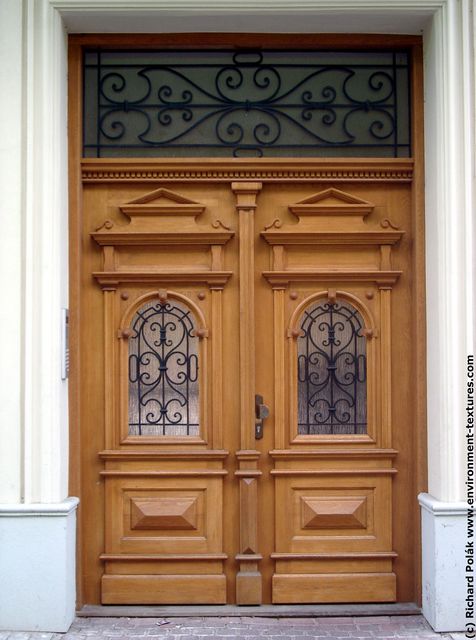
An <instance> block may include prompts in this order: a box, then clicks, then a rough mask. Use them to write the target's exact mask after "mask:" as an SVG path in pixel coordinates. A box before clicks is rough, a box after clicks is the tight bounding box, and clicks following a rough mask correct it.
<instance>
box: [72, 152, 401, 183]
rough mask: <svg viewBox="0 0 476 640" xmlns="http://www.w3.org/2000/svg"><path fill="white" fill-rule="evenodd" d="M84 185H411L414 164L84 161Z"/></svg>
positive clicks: (317, 161) (211, 160) (276, 161)
mask: <svg viewBox="0 0 476 640" xmlns="http://www.w3.org/2000/svg"><path fill="white" fill-rule="evenodd" d="M81 165H82V180H83V182H85V183H89V182H157V181H163V180H167V181H169V182H191V181H201V180H205V181H208V182H230V181H232V180H259V181H264V182H289V181H292V182H309V181H312V182H329V181H330V180H331V181H332V182H343V181H345V182H348V181H355V182H411V181H412V179H413V160H408V159H404V160H401V159H393V160H381V159H379V160H377V161H376V160H375V159H371V160H360V159H359V160H358V161H352V160H342V159H339V160H334V159H333V160H323V159H313V160H295V159H293V158H286V159H285V160H283V159H282V158H281V159H279V160H275V161H274V162H273V161H272V160H269V159H266V160H263V161H261V162H260V161H259V160H253V161H250V160H243V159H239V158H237V159H234V160H230V159H218V160H217V159H216V158H214V159H209V158H203V159H199V160H183V161H182V160H174V159H172V160H171V159H167V160H162V161H161V160H154V161H152V160H150V161H144V160H137V161H133V160H131V159H130V158H127V160H126V161H124V160H117V159H114V160H103V159H101V160H96V159H84V160H83V161H82V163H81Z"/></svg>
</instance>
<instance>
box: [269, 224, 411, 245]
mask: <svg viewBox="0 0 476 640" xmlns="http://www.w3.org/2000/svg"><path fill="white" fill-rule="evenodd" d="M296 226H298V225H296ZM404 233H405V232H404V231H386V230H382V231H380V230H378V229H377V230H371V231H308V230H306V231H304V230H303V231H292V227H291V226H288V227H287V229H286V230H283V231H282V230H280V229H277V230H274V229H273V230H272V231H262V232H261V237H262V238H264V239H265V240H266V242H267V243H268V244H270V245H289V244H307V245H317V244H319V245H329V244H332V245H354V246H362V245H394V244H396V243H397V242H398V241H399V240H400V239H401V238H402V237H403V235H404Z"/></svg>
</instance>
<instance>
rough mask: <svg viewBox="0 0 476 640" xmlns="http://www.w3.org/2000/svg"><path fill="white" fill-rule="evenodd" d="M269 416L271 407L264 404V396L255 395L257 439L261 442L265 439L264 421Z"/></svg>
mask: <svg viewBox="0 0 476 640" xmlns="http://www.w3.org/2000/svg"><path fill="white" fill-rule="evenodd" d="M268 416H269V407H267V406H266V405H265V404H264V402H263V396H261V395H259V394H256V395H255V417H256V421H255V438H256V440H261V438H262V437H263V421H264V420H265V418H267V417H268Z"/></svg>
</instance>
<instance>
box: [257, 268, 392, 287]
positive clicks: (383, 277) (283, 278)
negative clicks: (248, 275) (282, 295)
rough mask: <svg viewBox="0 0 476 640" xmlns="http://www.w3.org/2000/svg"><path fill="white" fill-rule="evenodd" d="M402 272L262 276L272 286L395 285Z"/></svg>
mask: <svg viewBox="0 0 476 640" xmlns="http://www.w3.org/2000/svg"><path fill="white" fill-rule="evenodd" d="M401 274H402V272H401V271H378V270H375V271H364V270H362V271H358V270H352V271H351V270H350V269H349V270H345V269H306V270H299V271H298V270H289V271H263V272H262V275H263V278H265V280H267V281H268V282H269V284H271V285H287V284H289V283H290V282H316V281H320V282H336V281H337V282H375V283H376V284H379V285H393V284H395V283H396V282H397V280H398V278H399V277H400V276H401Z"/></svg>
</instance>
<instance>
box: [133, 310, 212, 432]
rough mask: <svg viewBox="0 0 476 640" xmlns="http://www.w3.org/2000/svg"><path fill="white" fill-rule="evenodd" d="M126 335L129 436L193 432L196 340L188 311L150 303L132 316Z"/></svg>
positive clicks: (196, 392)
mask: <svg viewBox="0 0 476 640" xmlns="http://www.w3.org/2000/svg"><path fill="white" fill-rule="evenodd" d="M131 328H132V330H133V335H132V336H131V337H130V338H129V434H130V435H134V436H137V435H139V436H197V435H199V431H200V426H199V389H198V367H199V361H198V338H197V337H196V336H195V335H194V329H195V323H194V318H193V316H192V313H191V312H190V310H189V309H187V307H185V305H183V304H181V303H179V302H176V301H172V302H164V303H161V302H159V301H153V302H149V303H147V304H145V305H144V306H143V307H141V308H140V309H139V310H138V311H137V313H136V314H135V316H134V318H133V320H132V324H131Z"/></svg>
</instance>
